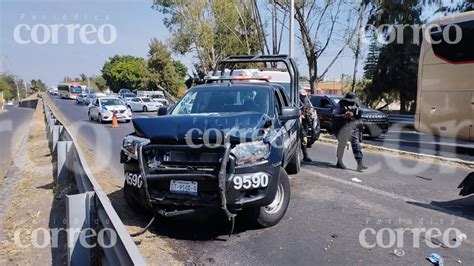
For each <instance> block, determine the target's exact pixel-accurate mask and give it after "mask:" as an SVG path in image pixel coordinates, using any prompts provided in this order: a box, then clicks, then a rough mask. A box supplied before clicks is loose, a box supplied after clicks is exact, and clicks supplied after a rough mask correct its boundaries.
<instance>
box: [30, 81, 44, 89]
mask: <svg viewBox="0 0 474 266" xmlns="http://www.w3.org/2000/svg"><path fill="white" fill-rule="evenodd" d="M30 85H31V89H33V90H35V91H44V90H46V84H45V83H44V82H43V81H41V79H38V80H34V79H32V80H31V82H30Z"/></svg>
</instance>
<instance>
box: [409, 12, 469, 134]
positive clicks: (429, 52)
mask: <svg viewBox="0 0 474 266" xmlns="http://www.w3.org/2000/svg"><path fill="white" fill-rule="evenodd" d="M423 28H424V31H426V32H424V33H423V34H422V36H424V38H425V40H423V43H422V45H421V53H420V59H419V66H418V86H417V88H418V96H417V104H416V113H415V123H414V125H415V129H416V130H417V131H419V132H423V133H428V134H431V135H436V136H441V137H451V138H460V139H465V140H470V141H474V128H473V121H474V75H473V73H474V11H471V12H465V13H461V14H456V15H452V16H447V17H443V18H440V19H437V20H435V21H432V22H430V23H428V24H427V25H426V27H423ZM428 30H430V32H427V31H428ZM458 31H459V32H458ZM446 35H447V36H450V38H446V37H444V36H446ZM454 37H456V38H457V37H459V41H458V40H457V39H454ZM429 38H430V39H429ZM453 40H455V41H453Z"/></svg>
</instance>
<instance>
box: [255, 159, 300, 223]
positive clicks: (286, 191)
mask: <svg viewBox="0 0 474 266" xmlns="http://www.w3.org/2000/svg"><path fill="white" fill-rule="evenodd" d="M290 196H291V191H290V180H289V178H288V174H287V173H286V171H285V169H283V168H281V169H280V176H279V178H278V187H277V192H276V194H275V199H274V200H273V202H272V203H270V204H269V205H267V206H262V207H256V208H252V209H248V210H247V211H248V212H247V214H248V218H249V219H251V221H252V222H254V223H256V225H257V226H258V227H261V228H266V227H271V226H274V225H276V224H277V223H278V222H280V220H281V219H282V218H283V216H285V213H286V210H287V209H288V205H289V203H290Z"/></svg>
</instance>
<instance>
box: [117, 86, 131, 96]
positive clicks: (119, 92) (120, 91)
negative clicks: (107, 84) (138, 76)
mask: <svg viewBox="0 0 474 266" xmlns="http://www.w3.org/2000/svg"><path fill="white" fill-rule="evenodd" d="M127 93H132V91H131V90H129V89H125V88H123V89H120V90H119V91H118V95H119V96H120V97H123V95H124V94H127Z"/></svg>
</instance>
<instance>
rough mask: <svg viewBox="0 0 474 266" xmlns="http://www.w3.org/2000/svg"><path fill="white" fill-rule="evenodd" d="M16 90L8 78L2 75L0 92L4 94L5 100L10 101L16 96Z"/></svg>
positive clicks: (0, 76) (0, 77)
mask: <svg viewBox="0 0 474 266" xmlns="http://www.w3.org/2000/svg"><path fill="white" fill-rule="evenodd" d="M14 90H15V89H14V88H13V87H12V86H11V84H10V83H9V80H8V77H7V76H5V75H0V91H1V92H2V93H3V98H4V99H5V100H10V99H12V98H13V97H14V96H15V93H14Z"/></svg>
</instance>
